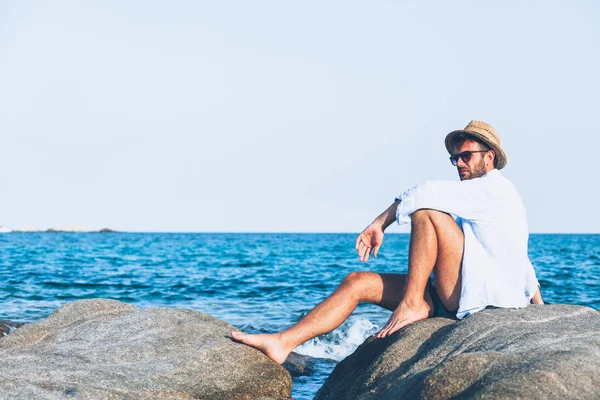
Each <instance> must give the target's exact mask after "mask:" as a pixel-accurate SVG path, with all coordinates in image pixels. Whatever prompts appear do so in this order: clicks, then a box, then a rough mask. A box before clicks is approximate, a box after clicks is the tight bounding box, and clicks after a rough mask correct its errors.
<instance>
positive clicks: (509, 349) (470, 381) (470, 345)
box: [316, 305, 600, 400]
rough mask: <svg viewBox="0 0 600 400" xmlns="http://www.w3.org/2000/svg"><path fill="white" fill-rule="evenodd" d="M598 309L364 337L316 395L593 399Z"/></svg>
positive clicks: (321, 398) (599, 354) (538, 309)
mask: <svg viewBox="0 0 600 400" xmlns="http://www.w3.org/2000/svg"><path fill="white" fill-rule="evenodd" d="M599 394H600V313H599V312H598V311H595V310H593V309H591V308H587V307H579V306H568V305H545V306H529V307H527V308H525V309H521V310H508V309H486V310H483V311H480V312H478V313H475V314H473V315H471V316H469V317H467V318H465V319H463V320H461V321H457V322H455V321H454V320H451V319H446V318H432V319H428V320H425V321H420V322H418V323H416V324H413V325H411V326H408V327H406V328H405V329H403V330H401V331H400V332H398V333H397V334H395V335H392V336H391V337H389V338H385V339H380V340H376V339H372V338H370V339H368V340H367V341H365V343H363V344H362V345H361V346H360V347H359V348H358V349H357V350H356V351H355V352H354V354H352V355H351V356H349V357H348V358H346V359H345V360H344V361H342V362H341V363H340V364H338V365H337V367H336V368H335V370H334V371H333V372H332V374H331V375H330V377H329V378H328V379H327V381H326V382H325V384H324V385H323V387H322V388H321V389H320V390H319V392H318V393H317V396H316V399H318V400H325V399H451V398H452V399H453V398H469V399H481V398H485V399H517V398H519V399H534V398H535V399H569V398H573V399H575V398H576V399H598V398H600V397H599Z"/></svg>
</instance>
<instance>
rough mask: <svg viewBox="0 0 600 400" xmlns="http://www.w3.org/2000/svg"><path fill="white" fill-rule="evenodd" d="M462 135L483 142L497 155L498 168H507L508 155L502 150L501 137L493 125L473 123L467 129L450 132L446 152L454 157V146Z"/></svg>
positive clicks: (479, 122)
mask: <svg viewBox="0 0 600 400" xmlns="http://www.w3.org/2000/svg"><path fill="white" fill-rule="evenodd" d="M460 134H468V135H471V136H474V137H475V138H477V139H479V140H481V141H482V142H484V143H485V144H487V145H488V146H489V147H490V148H491V149H492V150H494V152H495V153H496V168H497V169H502V168H504V167H505V166H506V154H504V151H503V150H502V148H500V136H498V134H497V133H496V130H495V129H494V128H492V126H491V125H489V124H486V123H485V122H481V121H471V122H469V125H467V126H466V127H465V129H462V130H458V131H453V132H450V133H449V134H448V135H447V136H446V150H448V153H450V155H452V153H453V151H454V144H455V143H456V139H457V137H458V136H459V135H460Z"/></svg>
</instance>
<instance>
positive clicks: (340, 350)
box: [294, 318, 378, 361]
mask: <svg viewBox="0 0 600 400" xmlns="http://www.w3.org/2000/svg"><path fill="white" fill-rule="evenodd" d="M377 329H378V327H377V325H375V324H373V323H372V322H371V321H369V320H367V319H362V318H350V319H348V320H347V321H346V322H345V323H344V324H342V326H340V327H339V328H338V329H336V330H334V331H333V332H330V333H328V334H327V335H323V336H319V337H316V338H314V339H311V340H309V341H308V342H306V343H304V344H302V345H300V346H299V347H298V348H297V349H296V350H294V351H296V352H297V353H300V354H304V355H307V356H311V357H317V358H329V359H332V360H335V361H341V360H343V359H344V358H346V357H347V356H349V355H350V354H352V353H353V352H354V350H356V348H357V347H358V346H360V345H361V344H362V343H363V342H364V341H365V339H366V338H367V337H369V336H370V335H372V334H373V333H375V332H376V331H377Z"/></svg>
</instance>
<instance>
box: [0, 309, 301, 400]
mask: <svg viewBox="0 0 600 400" xmlns="http://www.w3.org/2000/svg"><path fill="white" fill-rule="evenodd" d="M232 330H234V328H233V327H232V326H230V325H228V324H227V323H225V322H223V321H220V320H218V319H216V318H214V317H211V316H209V315H207V314H203V313H201V312H198V311H192V310H182V309H169V308H149V309H142V310H140V309H138V308H136V307H134V306H131V305H127V304H125V303H121V302H118V301H114V300H105V299H95V300H81V301H76V302H73V303H69V304H66V305H64V306H63V307H61V308H59V309H58V310H56V311H55V312H54V313H53V314H52V315H51V316H50V317H48V318H47V319H45V320H43V321H40V322H36V323H32V324H27V325H25V326H23V327H22V328H20V329H18V330H17V331H15V332H14V333H12V334H10V335H8V336H5V337H3V338H2V339H0V359H2V363H3V364H2V372H1V375H2V379H0V398H1V399H32V398H43V399H64V398H71V397H73V398H82V399H109V398H110V399H116V398H118V399H159V398H160V399H166V398H169V399H190V398H193V399H215V398H219V399H256V398H263V399H275V398H284V399H285V398H289V396H290V392H291V385H292V381H291V377H290V375H289V373H288V372H287V371H286V370H285V369H284V368H282V367H281V366H279V365H277V364H275V363H273V362H272V361H271V360H269V359H268V358H267V357H266V356H265V355H264V354H262V353H261V352H260V351H258V350H255V349H252V348H250V347H248V346H245V345H242V344H239V343H235V342H233V341H232V340H231V339H230V338H229V334H230V332H231V331H232Z"/></svg>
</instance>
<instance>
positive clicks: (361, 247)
mask: <svg viewBox="0 0 600 400" xmlns="http://www.w3.org/2000/svg"><path fill="white" fill-rule="evenodd" d="M364 251H365V244H364V243H363V242H360V243H359V244H358V258H359V259H360V260H361V261H362V255H363V253H364Z"/></svg>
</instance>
